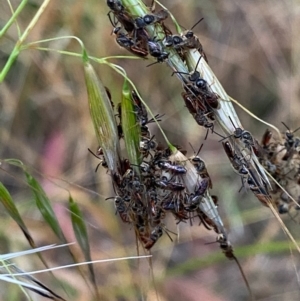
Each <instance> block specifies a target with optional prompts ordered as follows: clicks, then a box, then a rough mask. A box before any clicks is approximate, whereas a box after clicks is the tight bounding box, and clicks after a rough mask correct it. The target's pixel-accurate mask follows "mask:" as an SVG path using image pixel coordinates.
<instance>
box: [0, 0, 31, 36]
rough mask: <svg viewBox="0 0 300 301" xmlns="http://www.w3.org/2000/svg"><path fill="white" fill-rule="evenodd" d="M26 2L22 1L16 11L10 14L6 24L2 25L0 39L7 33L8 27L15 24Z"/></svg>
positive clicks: (26, 0)
mask: <svg viewBox="0 0 300 301" xmlns="http://www.w3.org/2000/svg"><path fill="white" fill-rule="evenodd" d="M27 2H28V0H22V2H21V3H20V5H19V6H18V8H17V9H16V11H15V12H14V13H13V14H12V16H11V18H10V19H9V20H8V22H7V23H6V24H5V25H4V27H3V28H2V30H0V39H1V38H2V37H3V36H4V34H5V33H6V32H7V30H8V29H9V28H10V26H11V25H12V24H13V23H14V22H15V20H16V19H17V17H18V15H19V14H20V12H21V11H22V10H23V8H24V7H25V5H26V4H27Z"/></svg>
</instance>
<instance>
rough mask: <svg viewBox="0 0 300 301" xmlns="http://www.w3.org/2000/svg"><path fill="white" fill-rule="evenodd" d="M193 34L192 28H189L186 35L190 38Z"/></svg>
mask: <svg viewBox="0 0 300 301" xmlns="http://www.w3.org/2000/svg"><path fill="white" fill-rule="evenodd" d="M193 36H194V33H193V32H192V31H191V30H189V31H188V32H187V33H186V34H185V37H186V38H188V39H190V38H192V37H193Z"/></svg>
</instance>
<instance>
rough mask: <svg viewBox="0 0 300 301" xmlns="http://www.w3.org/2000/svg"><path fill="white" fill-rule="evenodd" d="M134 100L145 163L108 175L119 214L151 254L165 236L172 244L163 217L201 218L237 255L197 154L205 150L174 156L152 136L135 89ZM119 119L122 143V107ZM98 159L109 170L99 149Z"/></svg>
mask: <svg viewBox="0 0 300 301" xmlns="http://www.w3.org/2000/svg"><path fill="white" fill-rule="evenodd" d="M108 92H109V91H108ZM108 95H109V93H108ZM131 101H132V105H133V108H134V116H135V118H136V125H137V126H138V127H139V128H140V131H139V132H140V137H139V155H140V162H141V163H140V164H139V165H132V164H130V162H129V160H128V159H122V160H121V164H120V167H119V170H118V172H112V171H108V172H109V173H110V174H111V177H112V181H113V185H114V190H115V192H116V196H114V197H110V198H108V199H113V200H114V204H115V208H116V213H117V214H118V215H119V216H120V218H121V220H122V221H123V222H124V223H129V224H131V225H133V226H134V229H135V231H136V235H137V237H138V239H139V241H140V242H141V243H142V245H143V246H144V248H145V249H147V250H150V249H151V248H152V246H153V245H154V244H155V243H156V242H157V241H158V239H159V238H160V237H161V236H162V235H163V233H166V234H167V235H168V236H169V237H170V239H171V240H172V238H171V236H170V234H169V232H170V231H169V230H168V229H167V228H166V226H165V224H164V219H165V217H166V216H167V215H172V216H173V217H174V218H175V220H176V222H177V223H180V222H190V223H192V222H193V221H194V220H195V219H197V223H199V222H200V223H202V224H203V225H204V226H205V227H206V228H207V229H209V230H214V231H215V232H216V233H217V234H218V235H217V240H216V241H217V242H219V244H220V247H221V248H222V250H223V251H224V252H225V254H226V256H228V257H229V258H231V257H233V256H234V255H233V251H232V248H231V245H230V243H229V242H228V240H227V235H226V232H225V229H224V226H223V223H222V220H221V218H220V216H219V214H218V211H217V197H216V196H210V194H209V189H210V188H212V182H211V179H210V177H209V174H208V172H207V169H206V165H205V162H204V161H203V160H202V159H201V157H200V156H199V152H200V150H201V147H202V146H201V147H200V148H199V151H198V153H197V154H195V153H194V155H193V156H191V157H189V158H188V157H186V156H185V155H186V152H185V151H178V150H177V151H176V153H175V154H173V153H172V151H171V150H170V149H169V148H164V147H162V145H160V144H159V143H157V141H156V140H155V138H154V136H152V135H151V133H150V130H149V126H148V125H149V123H153V122H154V119H149V118H148V113H147V110H146V108H145V106H144V105H143V103H142V102H141V100H140V98H139V97H138V95H137V93H136V92H135V91H134V90H133V91H132V92H131ZM115 116H116V123H117V126H118V133H119V139H122V138H123V129H122V118H121V116H122V112H121V106H120V105H119V106H118V109H117V112H116V115H115ZM161 117H162V116H159V115H156V116H155V120H156V121H160V118H161ZM97 157H98V158H99V159H100V160H101V162H100V165H102V166H103V167H104V168H106V169H108V166H107V164H106V160H105V157H104V154H103V150H102V148H99V150H98V152H97Z"/></svg>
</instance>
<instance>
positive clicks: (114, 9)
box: [106, 0, 135, 34]
mask: <svg viewBox="0 0 300 301" xmlns="http://www.w3.org/2000/svg"><path fill="white" fill-rule="evenodd" d="M106 3H107V6H108V7H109V8H110V9H111V11H110V12H109V13H108V14H107V15H108V18H109V21H110V23H111V24H112V26H113V27H116V26H117V24H118V22H120V23H121V24H122V26H123V27H124V29H125V30H126V31H127V32H128V34H132V33H133V32H134V30H135V26H134V23H133V20H132V18H131V17H130V16H129V15H128V13H127V12H126V11H125V8H124V6H123V5H122V3H121V1H120V0H107V2H106ZM111 14H113V15H114V17H112V16H111Z"/></svg>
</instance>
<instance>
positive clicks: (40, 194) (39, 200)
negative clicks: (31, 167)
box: [25, 171, 66, 242]
mask: <svg viewBox="0 0 300 301" xmlns="http://www.w3.org/2000/svg"><path fill="white" fill-rule="evenodd" d="M25 175H26V178H27V182H28V185H29V186H30V187H31V190H32V192H33V194H34V197H35V202H36V205H37V208H38V209H39V210H40V212H41V214H42V216H43V218H44V220H45V221H46V222H47V223H48V225H49V226H50V227H51V229H52V230H53V232H54V233H55V234H56V236H57V237H58V238H59V239H60V240H62V241H64V242H65V241H66V239H65V238H64V235H63V233H62V231H61V228H60V225H59V223H58V220H57V217H56V215H55V213H54V211H53V209H52V206H51V203H50V200H49V198H48V197H47V195H46V193H45V191H44V189H43V188H42V187H41V186H40V184H39V183H38V181H37V180H36V179H35V178H33V177H32V176H31V175H30V174H29V173H27V172H26V171H25Z"/></svg>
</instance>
